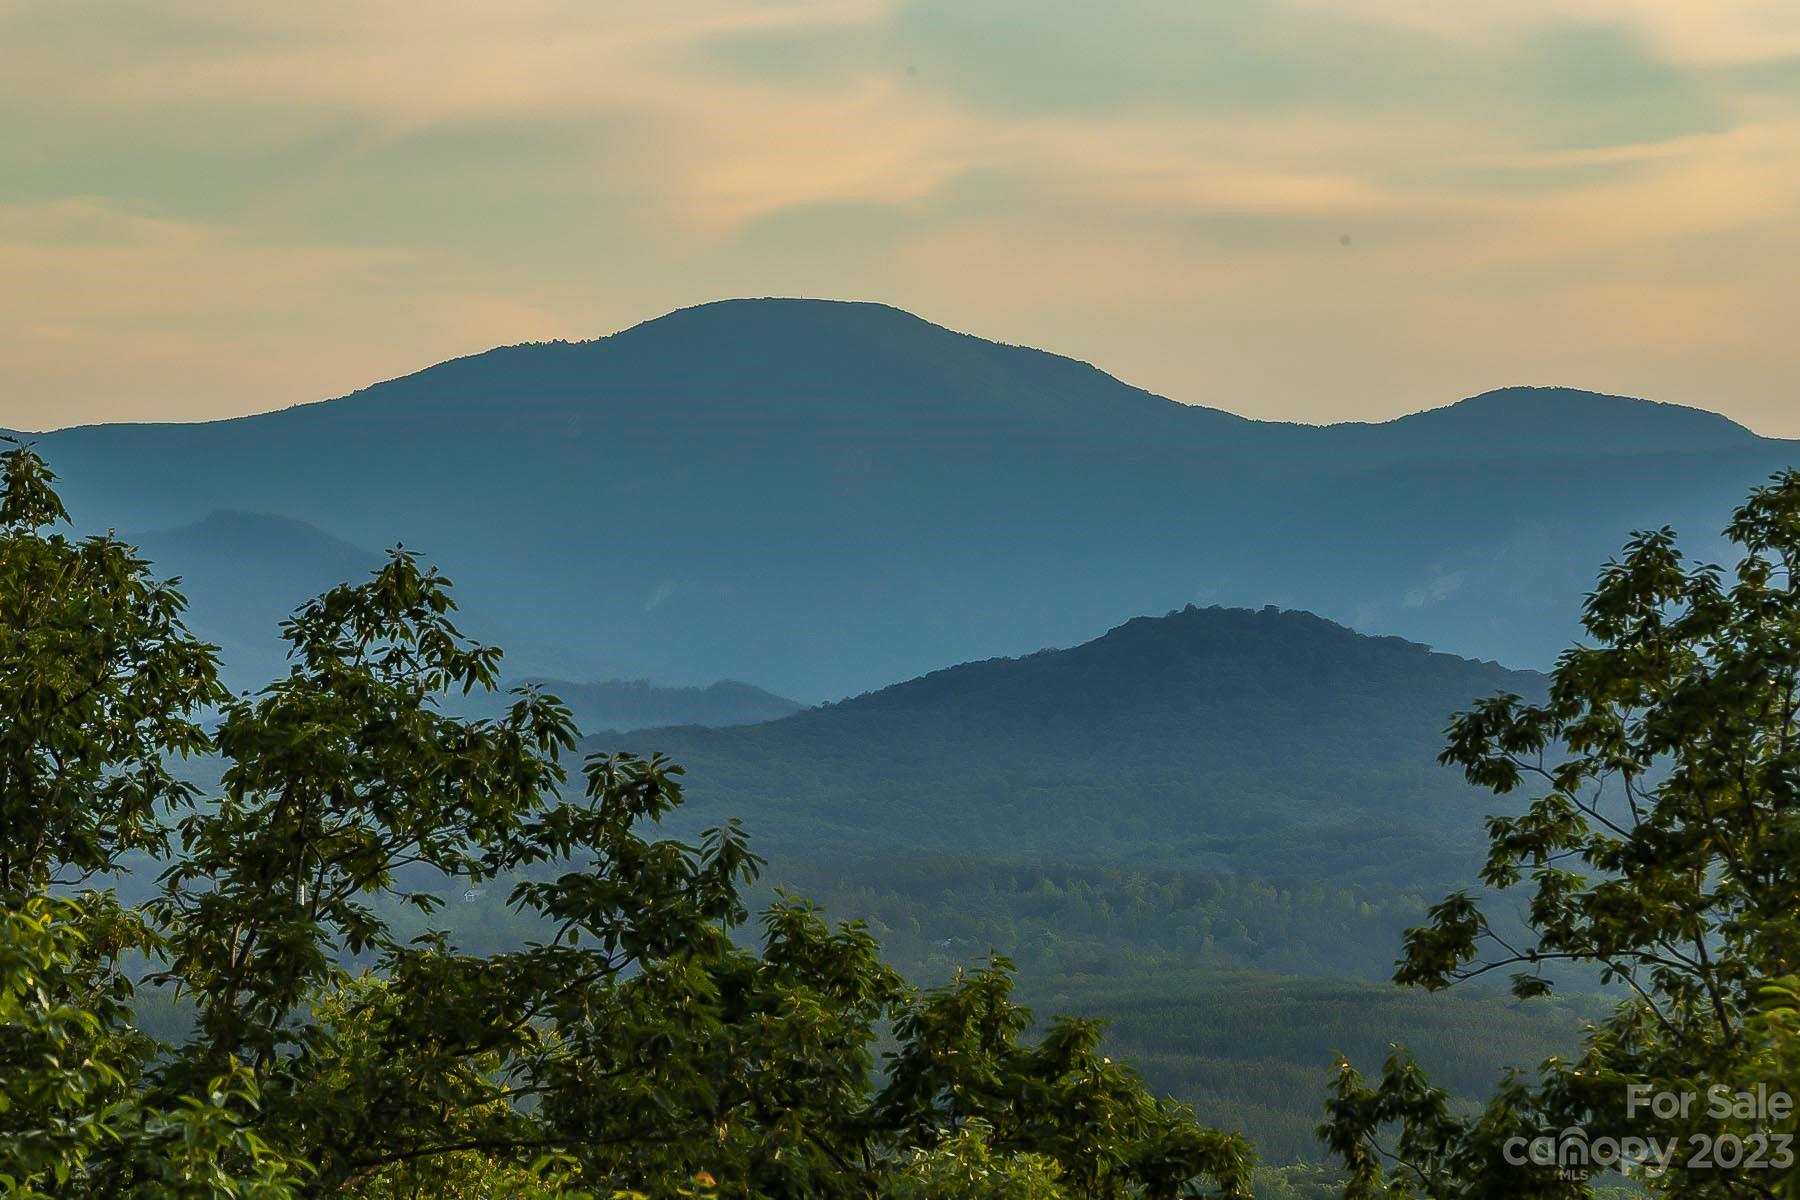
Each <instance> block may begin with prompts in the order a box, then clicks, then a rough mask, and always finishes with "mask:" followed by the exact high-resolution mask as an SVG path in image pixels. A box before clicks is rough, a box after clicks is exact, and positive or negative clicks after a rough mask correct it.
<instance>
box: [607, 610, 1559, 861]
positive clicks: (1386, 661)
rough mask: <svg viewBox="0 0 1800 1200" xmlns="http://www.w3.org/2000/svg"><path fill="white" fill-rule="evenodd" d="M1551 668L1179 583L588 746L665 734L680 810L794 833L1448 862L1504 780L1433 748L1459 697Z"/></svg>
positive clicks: (1136, 855) (1107, 852)
mask: <svg viewBox="0 0 1800 1200" xmlns="http://www.w3.org/2000/svg"><path fill="white" fill-rule="evenodd" d="M1546 687H1547V680H1546V678H1545V677H1544V676H1542V675H1539V674H1536V673H1533V672H1522V671H1513V670H1509V669H1507V668H1505V667H1502V666H1500V665H1499V664H1497V663H1491V662H1479V661H1476V660H1471V659H1466V658H1462V657H1459V656H1456V655H1448V654H1441V653H1438V652H1435V651H1433V650H1431V649H1430V647H1427V646H1423V645H1420V644H1418V643H1415V642H1409V641H1407V640H1405V639H1403V638H1394V637H1372V636H1369V635H1365V634H1359V633H1357V632H1355V631H1354V630H1351V629H1349V628H1347V627H1345V626H1343V625H1340V624H1338V623H1336V622H1333V621H1328V620H1325V619H1323V618H1321V617H1318V616H1316V615H1314V614H1311V613H1307V612H1300V611H1293V610H1285V611H1284V610H1278V609H1275V608H1274V607H1273V606H1270V607H1266V608H1263V609H1239V608H1225V607H1217V606H1215V607H1210V608H1200V607H1198V606H1192V605H1190V606H1188V607H1186V608H1183V609H1179V610H1176V611H1173V612H1170V613H1168V614H1166V615H1164V616H1160V617H1138V618H1134V619H1132V620H1130V621H1127V622H1124V623H1123V624H1120V625H1117V626H1115V627H1114V628H1113V629H1112V630H1110V631H1109V632H1107V633H1106V634H1103V635H1101V636H1100V637H1097V638H1094V639H1092V640H1090V641H1086V642H1083V643H1080V644H1078V645H1075V646H1070V647H1067V648H1063V649H1055V650H1043V651H1039V652H1037V653H1034V654H1028V655H1023V656H1019V657H1007V658H992V659H986V660H982V661H979V662H970V663H961V664H958V665H956V666H952V667H946V668H943V669H941V670H937V671H933V672H930V673H929V674H926V675H923V676H920V677H919V678H916V679H912V680H908V681H905V682H903V683H899V684H894V685H892V686H890V687H887V688H883V689H879V690H877V691H874V692H869V693H865V694H863V695H860V696H856V697H852V698H850V699H847V700H843V701H839V702H836V703H831V704H824V705H820V706H817V707H815V708H810V709H806V710H804V711H802V712H799V713H796V714H793V715H791V716H787V717H782V718H779V719H777V720H773V721H766V722H762V723H758V724H750V725H739V726H733V727H730V728H718V729H700V728H693V727H664V728H660V729H640V730H635V731H632V732H631V733H629V734H626V735H610V734H609V735H601V736H598V737H591V738H589V739H587V740H586V741H585V742H584V748H585V749H587V750H590V751H599V752H605V751H611V750H615V749H620V748H624V749H630V750H634V751H638V752H641V753H650V752H656V753H664V754H668V755H669V756H671V757H672V758H673V759H674V760H675V761H676V762H679V763H681V764H682V765H683V766H684V767H685V768H686V771H687V775H686V778H687V781H688V783H687V790H688V793H689V797H690V804H689V806H688V808H687V809H686V810H684V812H683V814H682V820H684V821H687V822H689V823H700V824H704V823H708V822H715V821H717V820H722V819H724V818H725V817H727V816H730V817H740V816H741V817H743V818H744V819H745V820H746V823H747V824H748V825H749V827H750V828H752V829H754V830H755V831H756V832H757V836H758V838H759V840H766V841H767V842H769V843H770V844H771V845H773V846H775V847H776V848H777V849H778V850H779V852H780V853H781V854H783V855H788V856H798V857H802V858H822V857H831V856H842V855H852V854H856V853H876V852H879V853H881V854H884V855H902V856H904V855H907V854H934V853H947V852H954V853H978V852H980V851H981V850H982V849H983V848H984V847H985V848H987V849H990V850H992V851H993V853H994V854H995V855H997V856H998V857H1000V858H1003V859H1005V858H1021V857H1022V858H1023V859H1025V860H1027V861H1030V860H1034V859H1040V858H1041V859H1043V860H1045V861H1070V862H1079V861H1083V860H1086V859H1089V858H1098V859H1101V860H1104V861H1130V862H1139V863H1155V862H1172V863H1182V864H1186V865H1190V866H1191V865H1192V864H1194V863H1196V862H1198V863H1204V864H1206V865H1207V866H1208V868H1209V869H1215V870H1225V871H1228V872H1233V873H1235V872H1248V873H1251V874H1258V875H1265V876H1282V875H1294V874H1302V873H1305V871H1302V870H1300V869H1299V868H1300V867H1301V866H1302V865H1304V864H1306V863H1307V862H1309V861H1311V860H1313V859H1315V858H1316V859H1317V862H1316V863H1314V865H1315V866H1317V867H1318V869H1319V870H1322V871H1326V873H1330V871H1329V870H1327V868H1326V866H1324V865H1322V864H1336V866H1335V869H1336V870H1337V871H1339V872H1340V873H1344V874H1356V873H1359V872H1360V873H1362V874H1364V875H1367V876H1381V875H1385V874H1387V873H1388V872H1389V871H1390V870H1397V875H1396V877H1399V878H1406V877H1407V876H1406V875H1405V872H1407V871H1422V872H1424V874H1423V875H1419V876H1417V878H1438V877H1440V876H1441V877H1445V878H1449V877H1453V874H1454V873H1453V872H1451V871H1449V869H1448V867H1447V865H1446V864H1447V863H1449V862H1450V861H1451V860H1453V859H1458V858H1462V859H1470V861H1471V862H1472V858H1471V856H1473V855H1475V854H1476V853H1477V851H1478V848H1479V844H1480V841H1481V828H1482V827H1481V818H1482V816H1483V815H1484V814H1485V811H1486V809H1485V808H1484V807H1483V806H1484V805H1487V804H1490V803H1491V802H1492V797H1489V796H1486V795H1485V793H1476V792H1475V791H1473V790H1472V789H1470V788H1468V787H1467V785H1466V784H1464V783H1463V781H1462V779H1461V777H1460V775H1458V774H1457V773H1456V772H1454V771H1452V770H1449V769H1447V768H1443V767H1440V766H1439V765H1438V763H1437V753H1438V751H1439V750H1441V748H1442V745H1443V736H1444V729H1445V726H1446V725H1447V723H1448V719H1449V716H1450V714H1451V713H1452V712H1453V711H1456V710H1459V709H1464V708H1467V707H1469V706H1470V705H1471V704H1473V702H1474V701H1475V700H1477V699H1479V698H1481V697H1483V696H1487V695H1492V694H1495V693H1497V692H1511V693H1514V694H1519V695H1524V696H1527V697H1538V696H1541V695H1543V694H1544V692H1545V689H1546ZM1463 865H1464V866H1465V867H1466V866H1469V865H1470V863H1469V862H1465V863H1463ZM1311 869H1313V868H1312V867H1308V868H1307V870H1311ZM1415 882H1416V879H1415Z"/></svg>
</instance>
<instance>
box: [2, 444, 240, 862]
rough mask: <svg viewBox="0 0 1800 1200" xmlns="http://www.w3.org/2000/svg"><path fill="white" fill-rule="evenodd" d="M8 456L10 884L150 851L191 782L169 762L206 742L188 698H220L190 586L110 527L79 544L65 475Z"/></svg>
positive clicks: (5, 708) (5, 685) (196, 704)
mask: <svg viewBox="0 0 1800 1200" xmlns="http://www.w3.org/2000/svg"><path fill="white" fill-rule="evenodd" d="M0 441H5V442H9V443H12V447H13V448H12V449H11V450H9V451H7V452H6V453H5V454H4V455H0V713H4V714H5V716H6V719H5V720H4V721H0V829H4V830H5V831H6V836H5V837H3V838H0V896H12V895H24V894H29V893H31V892H34V891H37V890H41V889H42V888H43V887H45V886H46V885H47V884H48V883H49V881H50V878H51V875H52V873H53V872H54V871H56V870H58V869H60V870H62V871H63V872H64V873H65V879H68V878H85V877H86V876H89V875H92V874H94V873H96V872H100V871H106V870H109V869H111V868H113V867H114V866H116V865H117V864H118V861H119V857H120V856H121V855H123V854H125V853H127V852H129V851H132V850H139V849H149V850H155V849H158V848H159V846H160V841H161V838H162V837H163V831H162V829H161V827H160V825H159V823H158V820H157V815H158V810H159V809H161V808H163V807H165V806H169V805H177V804H183V803H186V802H188V801H189V800H190V799H191V798H192V796H191V790H190V789H189V788H188V787H187V786H186V785H185V784H183V783H181V782H179V781H178V780H176V779H175V778H174V777H173V776H172V775H171V774H170V773H169V770H168V768H167V767H166V765H165V759H166V758H167V756H169V755H171V754H176V755H180V754H189V753H193V752H195V751H197V750H200V749H202V748H204V747H205V746H206V744H207V741H206V735H205V732H204V731H203V730H202V729H201V728H200V726H199V724H198V723H196V722H195V721H194V719H193V716H192V714H193V711H194V710H195V709H197V708H200V707H202V706H204V705H207V704H211V703H214V702H216V701H218V700H220V699H221V698H222V697H223V694H224V693H223V691H222V689H221V688H220V687H219V684H218V680H217V678H216V675H215V664H214V661H213V652H212V647H210V646H207V645H205V644H204V643H201V642H199V641H196V640H195V639H193V638H192V637H189V636H188V635H187V632H186V631H185V630H184V629H183V628H182V626H181V613H182V610H183V608H184V607H185V604H186V602H185V601H184V600H183V599H182V597H181V595H180V593H178V592H176V591H175V590H174V589H173V588H171V587H168V586H166V585H159V584H156V583H154V582H152V581H151V579H150V578H149V576H148V574H147V570H146V567H147V564H146V563H144V562H143V561H142V560H141V559H139V558H137V557H136V555H135V554H134V553H133V552H132V551H131V548H130V547H128V546H126V545H125V544H123V543H122V542H118V541H116V540H114V539H113V538H112V537H111V536H106V537H90V538H83V539H81V540H79V541H71V540H70V539H69V538H68V537H67V536H65V535H64V534H63V533H61V532H60V531H58V530H57V528H56V527H57V526H58V525H60V524H66V523H67V522H68V513H67V512H66V511H65V510H64V508H63V504H62V501H61V500H60V499H59V498H58V497H57V495H56V492H55V491H54V490H53V488H52V484H53V482H54V480H55V476H54V475H52V474H51V472H50V470H49V469H48V468H47V467H46V466H45V465H44V464H43V462H42V461H41V460H40V459H39V458H38V457H37V456H36V455H34V454H32V453H31V452H30V451H29V450H27V449H25V448H24V447H23V446H21V445H19V444H18V443H16V442H13V440H12V439H11V438H0Z"/></svg>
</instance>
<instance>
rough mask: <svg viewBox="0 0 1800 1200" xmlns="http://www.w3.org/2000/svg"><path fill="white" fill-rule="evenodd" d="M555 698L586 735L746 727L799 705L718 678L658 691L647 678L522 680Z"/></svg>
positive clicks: (794, 711)
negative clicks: (677, 727) (649, 729)
mask: <svg viewBox="0 0 1800 1200" xmlns="http://www.w3.org/2000/svg"><path fill="white" fill-rule="evenodd" d="M520 682H521V683H528V684H533V685H535V686H537V687H540V688H542V689H543V690H544V691H547V692H550V693H552V694H553V695H555V696H556V697H557V698H558V699H559V700H561V701H562V702H563V703H564V704H567V705H568V706H569V709H570V711H572V712H573V713H574V714H575V724H576V726H577V727H578V728H580V729H582V730H583V731H585V732H588V733H598V732H600V731H602V730H620V729H642V728H645V727H646V726H652V725H705V726H724V725H749V724H752V723H755V722H758V721H773V720H776V719H777V718H779V717H786V716H791V715H793V714H794V713H797V712H799V711H800V710H801V709H802V708H803V707H805V706H804V705H802V704H800V703H798V702H797V701H793V700H789V699H788V698H787V697H785V696H777V695H776V694H775V693H773V692H766V691H764V690H763V689H762V688H759V687H756V686H755V685H753V684H748V683H739V682H738V681H736V680H733V679H721V680H719V681H718V682H717V683H713V684H709V685H707V686H706V687H663V686H660V685H658V684H654V683H651V682H650V681H649V680H647V679H613V680H608V681H606V682H603V683H574V682H571V681H569V680H566V679H541V678H539V679H524V680H521V681H520Z"/></svg>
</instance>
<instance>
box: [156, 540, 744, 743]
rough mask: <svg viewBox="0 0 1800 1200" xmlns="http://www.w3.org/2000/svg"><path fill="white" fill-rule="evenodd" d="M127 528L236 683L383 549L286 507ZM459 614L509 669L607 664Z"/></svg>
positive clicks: (270, 670)
mask: <svg viewBox="0 0 1800 1200" xmlns="http://www.w3.org/2000/svg"><path fill="white" fill-rule="evenodd" d="M128 536H129V540H130V541H131V542H132V544H134V545H135V546H136V547H137V549H138V553H139V554H141V555H142V556H143V557H145V558H147V559H149V560H150V561H151V562H152V563H153V564H154V566H155V573H156V574H157V575H158V576H159V577H161V578H170V577H174V578H177V579H179V580H180V587H181V591H182V593H183V594H184V595H186V596H187V598H188V604H189V607H188V614H187V619H188V624H189V625H190V626H191V627H192V628H193V629H194V630H196V631H197V632H198V633H200V634H201V635H203V636H204V637H206V638H207V639H208V640H209V641H211V642H213V643H215V644H216V645H217V646H218V647H219V652H220V659H221V662H222V668H223V674H224V677H225V681H226V683H227V684H228V685H229V686H231V687H232V688H233V689H234V690H239V691H241V690H245V689H253V688H257V687H260V686H261V685H263V684H264V683H267V682H268V681H269V680H270V679H272V678H274V677H275V676H277V675H282V674H285V673H286V672H287V669H288V668H287V654H286V645H285V643H283V642H282V641H281V640H280V636H279V627H280V624H281V622H282V621H283V620H285V619H286V618H287V617H288V616H290V615H291V614H292V613H293V611H294V609H296V608H297V607H299V606H300V605H301V604H302V603H303V602H305V601H306V600H308V599H310V598H311V597H313V596H316V595H318V594H320V593H321V592H325V591H328V590H330V589H331V588H333V587H336V586H337V585H338V584H340V583H347V582H356V581H360V580H362V579H365V578H367V577H368V575H369V574H370V573H371V572H373V571H375V570H377V569H379V568H380V567H381V565H382V563H383V562H384V561H385V560H386V557H387V556H386V555H385V554H384V553H382V552H378V551H374V550H368V549H364V548H363V547H360V546H355V545H352V544H350V543H349V542H346V541H344V540H342V539H340V538H335V537H332V536H331V535H330V534H327V533H325V532H324V531H323V530H321V529H319V528H317V527H316V526H314V525H310V524H308V523H306V522H304V521H297V520H294V519H293V518H291V517H282V516H275V515H272V514H268V513H250V512H238V511H232V510H219V511H215V512H210V513H207V514H206V515H205V516H203V517H201V518H200V519H199V520H198V521H194V522H192V523H191V524H187V525H180V526H176V527H174V528H171V529H156V530H151V531H150V532H148V533H143V534H138V535H128ZM457 623H458V625H459V627H461V628H462V629H463V631H464V632H465V633H468V634H469V635H470V636H472V637H475V638H477V639H478V640H481V641H484V642H487V643H489V644H493V645H499V646H503V647H504V648H505V649H506V651H507V655H506V663H507V665H508V666H509V667H510V668H512V669H514V670H523V671H531V670H544V669H546V668H550V667H553V666H554V667H559V668H561V669H568V668H569V667H571V666H578V667H581V668H582V669H584V670H592V671H595V672H597V673H598V672H603V671H605V670H607V669H608V667H607V664H606V663H605V661H604V660H602V659H599V658H596V657H593V656H589V655H584V654H581V653H579V652H570V651H568V650H565V649H562V648H558V647H553V646H552V645H551V644H549V643H545V642H542V641H540V640H539V639H536V638H534V637H531V636H529V635H524V634H520V633H519V632H518V631H516V630H514V629H512V628H511V627H509V626H508V625H507V624H506V623H504V622H498V621H495V620H493V619H492V618H491V617H490V616H489V615H488V614H486V613H484V612H481V611H479V610H470V609H468V608H467V607H465V608H464V609H463V610H462V611H461V612H459V613H458V614H457ZM753 690H754V689H753ZM648 711H649V712H660V711H662V710H657V709H651V710H648ZM768 715H770V716H774V715H780V714H778V713H775V712H773V711H771V712H769V713H768ZM588 728H593V729H601V728H605V726H603V725H593V726H589V727H588Z"/></svg>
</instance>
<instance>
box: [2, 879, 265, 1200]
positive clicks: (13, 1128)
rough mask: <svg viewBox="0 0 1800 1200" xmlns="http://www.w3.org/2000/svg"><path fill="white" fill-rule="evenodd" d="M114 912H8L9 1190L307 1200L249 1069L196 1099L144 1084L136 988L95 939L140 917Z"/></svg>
mask: <svg viewBox="0 0 1800 1200" xmlns="http://www.w3.org/2000/svg"><path fill="white" fill-rule="evenodd" d="M108 908H110V905H108V903H107V901H106V900H105V898H104V897H90V900H89V903H88V904H87V905H81V904H76V903H74V902H71V901H67V900H56V899H51V898H49V897H45V896H33V897H29V898H27V899H24V900H22V901H19V902H17V903H15V904H12V905H10V906H9V907H8V908H7V909H6V910H5V911H4V912H0V1079H3V1080H4V1085H3V1086H0V1193H4V1194H5V1195H6V1196H9V1197H16V1198H17V1200H52V1198H69V1197H117V1198H118V1200H131V1198H138V1197H142V1198H144V1200H151V1198H155V1200H290V1198H291V1197H294V1196H297V1195H299V1194H300V1189H299V1184H300V1183H301V1173H300V1172H299V1171H297V1170H296V1169H295V1167H294V1166H293V1164H291V1163H290V1162H289V1161H288V1160H287V1159H285V1158H284V1157H283V1156H281V1155H280V1154H278V1153H276V1152H275V1151H274V1150H272V1149H271V1148H270V1147H269V1145H268V1144H267V1143H266V1142H265V1141H264V1140H263V1139H262V1138H260V1137H259V1136H258V1135H257V1134H256V1133H255V1132H254V1131H253V1130H252V1129H251V1128H250V1126H251V1124H252V1123H253V1120H254V1116H255V1112H256V1099H257V1086H256V1081H255V1079H254V1078H253V1077H252V1075H251V1074H250V1072H249V1071H248V1070H246V1069H245V1068H243V1067H242V1066H239V1065H235V1064H234V1065H232V1066H231V1068H230V1069H229V1070H227V1071H226V1072H225V1073H224V1074H221V1075H220V1076H218V1077H216V1078H214V1079H211V1080H209V1081H207V1083H206V1085H205V1087H204V1088H202V1089H201V1090H200V1091H199V1092H198V1093H197V1094H196V1095H193V1096H179V1097H169V1098H164V1097H161V1096H159V1095H158V1094H157V1093H156V1092H155V1091H154V1089H150V1088H147V1087H146V1086H145V1081H146V1075H147V1071H148V1068H149V1066H150V1057H151V1054H152V1053H153V1051H154V1046H153V1044H152V1043H151V1042H150V1040H149V1039H148V1038H146V1037H144V1036H143V1035H142V1034H141V1033H139V1032H138V1031H137V1030H136V1029H134V1028H133V1027H132V1026H131V1024H130V1007H129V1000H130V987H129V985H128V984H127V983H126V981H125V980H124V979H123V978H121V977H120V976H119V975H118V974H117V972H115V971H111V970H97V969H96V958H97V956H96V951H97V949H98V948H97V947H96V946H95V945H94V943H93V941H92V935H93V934H94V932H95V931H96V930H97V929H104V928H107V927H108V926H109V925H112V924H114V923H117V922H120V921H122V920H123V921H127V922H128V918H125V917H124V916H123V915H122V914H120V913H118V912H117V910H116V909H115V910H112V911H110V912H106V911H103V910H106V909H108ZM96 910H102V911H96ZM101 957H104V956H103V955H102V956H101Z"/></svg>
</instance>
